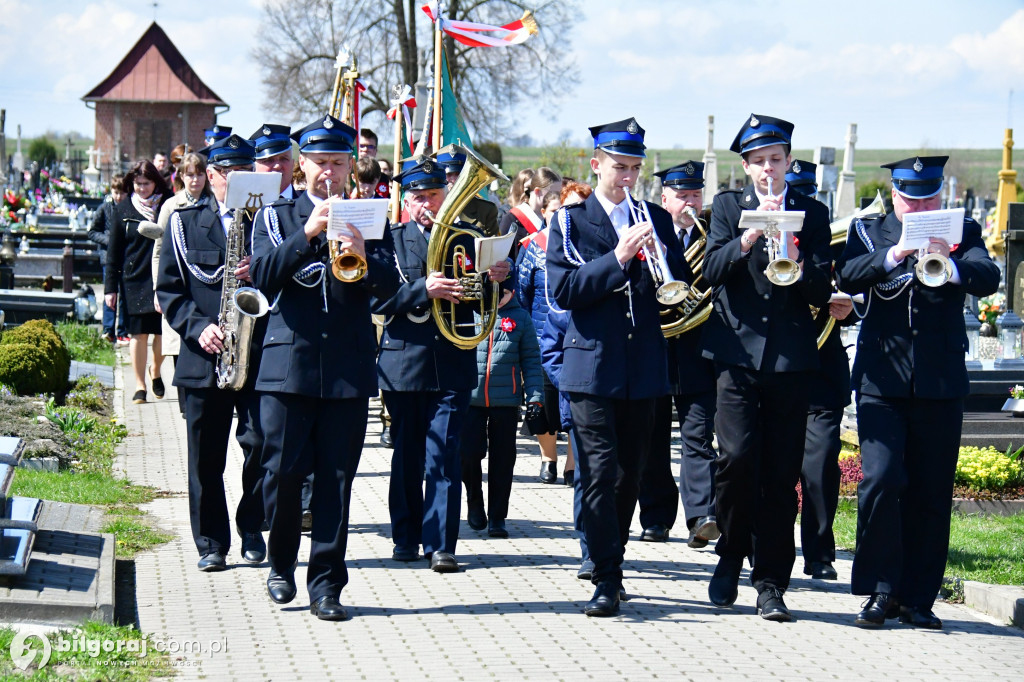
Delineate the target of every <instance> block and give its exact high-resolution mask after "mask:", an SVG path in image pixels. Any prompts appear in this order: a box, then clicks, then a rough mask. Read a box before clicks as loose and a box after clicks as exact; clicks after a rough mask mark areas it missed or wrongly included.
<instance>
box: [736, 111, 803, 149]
mask: <svg viewBox="0 0 1024 682" xmlns="http://www.w3.org/2000/svg"><path fill="white" fill-rule="evenodd" d="M792 140H793V124H792V123H790V122H789V121H783V120H782V119H781V118H773V117H771V116H762V115H761V114H751V115H750V118H748V119H747V120H746V121H744V122H743V127H742V128H740V132H738V133H736V139H735V140H733V141H732V146H731V147H729V149H730V150H731V151H734V152H736V153H737V154H746V153H747V152H752V151H754V150H755V149H760V148H762V147H770V146H772V145H773V144H785V145H791V144H792Z"/></svg>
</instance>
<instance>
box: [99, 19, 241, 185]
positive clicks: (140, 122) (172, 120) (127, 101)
mask: <svg viewBox="0 0 1024 682" xmlns="http://www.w3.org/2000/svg"><path fill="white" fill-rule="evenodd" d="M82 100H83V101H84V102H86V106H89V107H90V108H94V109H95V111H96V144H95V146H96V148H97V149H98V150H99V151H100V154H101V156H100V160H101V162H100V168H101V170H102V172H103V178H104V179H107V178H109V177H110V175H111V174H112V173H116V172H121V171H122V170H123V168H124V167H127V166H129V165H130V164H131V163H132V162H134V161H136V160H138V159H152V158H153V155H154V154H155V153H156V152H158V151H161V152H164V153H169V152H170V151H171V150H172V149H173V148H174V147H175V146H177V145H179V144H183V143H187V144H188V145H189V147H190V148H191V149H201V148H202V147H203V146H204V144H203V130H204V129H205V128H208V127H210V126H211V125H213V124H214V123H216V121H217V114H218V113H223V112H224V111H227V110H228V105H227V103H226V102H224V101H223V100H222V99H221V98H220V97H218V96H217V93H215V92H214V91H213V90H211V89H210V88H209V87H207V85H206V84H205V83H203V81H202V80H201V79H200V78H199V76H198V75H197V74H196V72H195V71H193V70H192V67H191V66H189V64H188V62H187V61H185V58H184V57H183V56H182V54H181V52H179V51H178V48H176V47H175V46H174V43H172V42H171V39H170V38H168V37H167V34H166V33H164V30H163V29H162V28H160V26H159V25H157V23H156V22H153V23H152V24H150V26H149V28H148V29H146V32H145V33H143V34H142V37H141V38H139V40H138V42H137V43H135V46H134V47H132V49H131V50H129V51H128V54H127V55H125V57H124V59H122V60H121V63H120V64H118V65H117V66H116V67H115V68H114V70H113V71H112V72H111V73H110V75H109V76H107V77H106V78H105V79H104V80H103V82H101V83H100V84H99V85H97V86H96V87H95V88H93V89H92V90H91V91H89V93H88V94H87V95H85V96H84V97H82ZM218 108H220V109H221V111H219V112H218Z"/></svg>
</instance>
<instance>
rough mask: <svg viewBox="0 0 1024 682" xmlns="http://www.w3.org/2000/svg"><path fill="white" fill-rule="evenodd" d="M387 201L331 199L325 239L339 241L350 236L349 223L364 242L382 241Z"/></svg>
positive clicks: (386, 214) (386, 215)
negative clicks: (357, 231) (361, 236)
mask: <svg viewBox="0 0 1024 682" xmlns="http://www.w3.org/2000/svg"><path fill="white" fill-rule="evenodd" d="M389 203H390V202H389V200H388V199H337V198H334V199H331V202H330V207H329V212H328V214H327V238H328V239H331V240H335V239H341V238H342V237H343V236H345V237H347V236H349V235H350V234H351V232H350V231H349V229H348V227H347V224H349V223H351V224H352V225H353V226H354V227H355V228H356V229H357V230H359V234H361V235H363V240H364V241H369V240H371V239H382V238H383V237H384V225H385V224H386V223H387V217H388V204H389Z"/></svg>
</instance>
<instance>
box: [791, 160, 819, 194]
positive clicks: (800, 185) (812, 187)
mask: <svg viewBox="0 0 1024 682" xmlns="http://www.w3.org/2000/svg"><path fill="white" fill-rule="evenodd" d="M817 168H818V167H817V166H816V165H815V164H813V163H811V162H810V161H801V160H799V159H793V163H791V164H789V169H788V170H787V171H786V184H787V185H789V186H790V187H792V188H793V189H794V190H796V191H797V192H799V193H800V194H806V195H807V196H813V195H815V194H817V193H818V174H817V172H816V171H817Z"/></svg>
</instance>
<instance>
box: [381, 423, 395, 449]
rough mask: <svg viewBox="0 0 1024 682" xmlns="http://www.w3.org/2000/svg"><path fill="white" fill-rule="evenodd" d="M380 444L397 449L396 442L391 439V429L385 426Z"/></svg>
mask: <svg viewBox="0 0 1024 682" xmlns="http://www.w3.org/2000/svg"><path fill="white" fill-rule="evenodd" d="M380 444H381V445H383V446H384V447H386V448H389V449H391V450H394V449H395V442H394V441H393V440H391V431H390V430H389V429H387V428H385V429H384V430H383V431H381V432H380Z"/></svg>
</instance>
